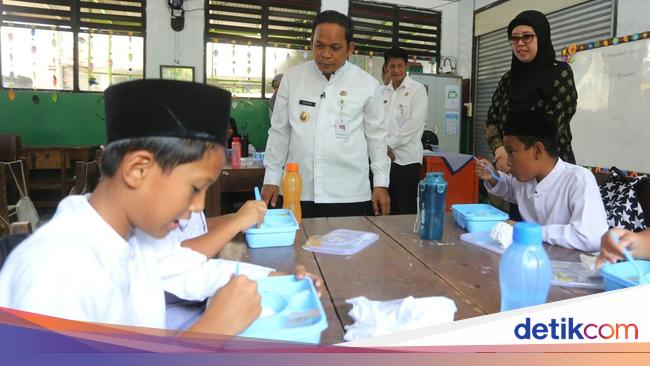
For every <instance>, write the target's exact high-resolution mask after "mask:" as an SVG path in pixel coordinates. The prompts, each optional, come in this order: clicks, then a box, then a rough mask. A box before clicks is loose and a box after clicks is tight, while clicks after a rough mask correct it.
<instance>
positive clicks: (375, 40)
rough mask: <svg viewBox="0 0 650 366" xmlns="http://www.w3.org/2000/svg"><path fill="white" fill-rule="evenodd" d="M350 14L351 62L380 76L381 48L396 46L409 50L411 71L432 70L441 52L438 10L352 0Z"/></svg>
mask: <svg viewBox="0 0 650 366" xmlns="http://www.w3.org/2000/svg"><path fill="white" fill-rule="evenodd" d="M349 13H350V16H351V17H352V20H353V21H354V26H355V29H354V43H355V56H354V57H353V58H352V62H354V63H355V64H356V65H357V66H359V67H361V68H362V69H364V70H366V71H367V72H368V73H370V74H372V75H373V76H375V77H377V78H378V79H379V78H380V77H381V67H382V65H383V63H384V60H383V54H384V51H386V50H387V49H389V48H391V47H394V46H395V47H401V48H403V49H405V50H406V51H407V52H408V53H409V56H410V57H411V58H412V60H411V61H410V62H409V69H410V70H416V71H419V72H435V65H436V64H437V63H438V61H439V55H440V41H439V34H440V19H441V14H440V12H437V11H432V10H426V9H414V8H408V7H402V6H396V5H389V4H377V3H369V2H362V1H351V2H350V11H349Z"/></svg>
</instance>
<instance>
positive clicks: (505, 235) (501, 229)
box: [490, 221, 513, 249]
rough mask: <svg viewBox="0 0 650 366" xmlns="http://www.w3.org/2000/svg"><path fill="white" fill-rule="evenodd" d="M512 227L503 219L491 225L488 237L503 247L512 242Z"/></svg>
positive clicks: (505, 247)
mask: <svg viewBox="0 0 650 366" xmlns="http://www.w3.org/2000/svg"><path fill="white" fill-rule="evenodd" d="M512 232H513V227H512V226H511V225H510V224H508V223H507V222H505V221H502V222H498V223H497V224H496V225H494V226H493V227H492V231H491V232H490V237H491V238H492V239H494V240H496V241H498V242H499V243H500V244H501V246H502V247H503V248H504V249H508V247H509V246H510V244H512Z"/></svg>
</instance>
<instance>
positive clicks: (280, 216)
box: [244, 209, 300, 248]
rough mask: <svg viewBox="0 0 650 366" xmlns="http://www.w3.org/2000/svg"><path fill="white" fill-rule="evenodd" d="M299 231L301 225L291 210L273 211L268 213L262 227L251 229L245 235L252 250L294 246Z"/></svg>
mask: <svg viewBox="0 0 650 366" xmlns="http://www.w3.org/2000/svg"><path fill="white" fill-rule="evenodd" d="M298 229H300V225H299V224H298V221H297V220H296V218H295V217H294V216H293V212H291V210H286V209H272V210H268V211H266V215H265V216H264V223H263V224H262V225H260V227H255V226H253V227H250V228H249V229H248V230H246V231H245V232H244V235H245V236H246V242H247V243H248V246H249V247H251V248H269V247H285V246H290V245H293V241H294V240H295V238H296V231H297V230H298Z"/></svg>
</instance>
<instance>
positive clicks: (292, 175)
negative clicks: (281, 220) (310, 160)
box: [282, 163, 302, 222]
mask: <svg viewBox="0 0 650 366" xmlns="http://www.w3.org/2000/svg"><path fill="white" fill-rule="evenodd" d="M286 169H287V170H286V172H285V173H284V177H282V200H283V201H282V208H285V209H289V210H291V211H293V215H294V216H295V217H296V220H298V222H302V210H301V209H300V194H301V192H302V178H300V174H299V173H298V163H287V166H286Z"/></svg>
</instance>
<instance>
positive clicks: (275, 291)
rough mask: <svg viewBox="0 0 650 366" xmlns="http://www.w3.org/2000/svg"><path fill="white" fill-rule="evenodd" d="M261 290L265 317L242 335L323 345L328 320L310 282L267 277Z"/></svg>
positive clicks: (259, 282) (260, 287)
mask: <svg viewBox="0 0 650 366" xmlns="http://www.w3.org/2000/svg"><path fill="white" fill-rule="evenodd" d="M257 291H258V292H259V294H260V296H261V297H262V314H261V315H260V317H259V318H257V320H255V321H254V322H253V324H251V325H250V326H249V327H248V328H246V329H245V330H244V331H243V332H242V333H241V334H239V335H240V336H242V337H251V338H262V339H273V340H278V341H290V342H303V343H312V344H318V343H320V336H321V333H322V332H323V331H324V330H325V329H327V317H326V316H325V311H324V310H323V305H322V304H321V302H320V299H319V298H318V295H317V294H316V289H315V288H314V284H313V283H312V282H311V280H310V279H308V278H305V279H302V280H296V277H295V276H293V275H291V276H278V277H267V278H264V279H261V280H258V281H257Z"/></svg>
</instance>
